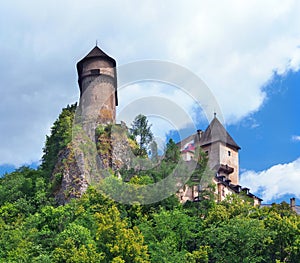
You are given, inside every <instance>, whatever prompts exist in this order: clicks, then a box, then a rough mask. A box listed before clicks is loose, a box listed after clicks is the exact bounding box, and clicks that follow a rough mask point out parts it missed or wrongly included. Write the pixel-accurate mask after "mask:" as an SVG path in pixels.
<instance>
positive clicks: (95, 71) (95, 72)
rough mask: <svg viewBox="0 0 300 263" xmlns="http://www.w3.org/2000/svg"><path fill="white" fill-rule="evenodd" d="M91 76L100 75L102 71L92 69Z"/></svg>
mask: <svg viewBox="0 0 300 263" xmlns="http://www.w3.org/2000/svg"><path fill="white" fill-rule="evenodd" d="M91 74H100V69H91Z"/></svg>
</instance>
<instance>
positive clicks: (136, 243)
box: [0, 105, 300, 263]
mask: <svg viewBox="0 0 300 263" xmlns="http://www.w3.org/2000/svg"><path fill="white" fill-rule="evenodd" d="M75 110H76V105H71V106H67V107H66V108H64V109H63V110H62V112H61V114H60V115H59V117H58V119H57V120H56V121H55V123H54V124H53V126H52V129H51V134H50V135H49V136H47V138H46V143H45V147H44V149H43V151H44V155H43V157H42V161H41V165H40V166H39V167H38V168H37V169H32V168H29V167H21V168H19V169H17V170H15V171H14V172H12V173H7V174H5V175H3V176H2V177H1V178H0V262H78V263H79V262H81V263H82V262H113V263H122V262H141V263H142V262H159V263H160V262H174V263H175V262H190V263H196V262H197V263H204V262H206V263H208V262H219V263H221V262H222V263H224V262H225V263H226V262H228V263H229V262H230V263H234V262H236V263H240V262H245V263H246V262H248V263H256V262H274V263H280V262H292V263H298V262H300V217H299V216H298V215H297V214H296V213H295V212H293V211H292V210H291V209H290V207H289V205H288V204H287V203H284V202H283V203H281V204H272V206H270V207H257V206H253V204H252V203H251V201H249V200H248V199H247V198H242V197H239V196H236V195H231V196H229V197H227V199H226V200H224V201H222V202H216V201H215V197H214V194H213V189H212V188H213V187H212V186H208V187H206V189H205V190H203V191H201V192H200V197H202V198H199V200H198V202H186V203H185V204H181V203H180V202H179V200H178V198H177V197H176V195H175V194H174V195H172V196H170V197H168V198H166V199H164V200H161V201H159V202H157V203H154V204H148V205H141V204H139V203H136V204H133V205H126V204H122V203H118V202H116V201H113V200H111V199H110V198H109V197H108V196H106V195H105V194H103V193H102V192H101V191H99V189H98V187H97V186H95V185H90V186H89V188H88V189H87V191H86V193H85V194H84V195H83V196H82V197H81V198H77V199H76V198H74V199H72V200H71V201H70V202H69V203H67V204H65V205H58V203H57V202H56V200H55V198H54V195H53V192H54V189H55V187H57V184H59V183H60V180H61V178H59V177H57V178H56V177H53V174H52V172H53V169H54V166H55V164H56V162H57V158H58V153H59V152H60V151H61V150H62V149H64V148H65V147H66V146H67V145H68V144H69V143H70V141H71V139H72V138H71V137H72V123H73V119H74V114H75ZM150 137H151V136H150ZM146 142H147V140H146ZM146 142H145V143H146ZM143 147H144V145H143V144H140V145H139V148H138V149H139V151H138V153H139V154H141V155H145V151H144V148H143ZM145 158H147V157H145ZM179 158H180V155H179V149H178V148H177V146H176V144H175V143H174V142H173V141H172V140H170V141H169V143H168V144H167V146H166V152H165V158H164V159H163V161H161V162H160V165H159V166H157V167H155V168H153V169H152V170H149V171H147V172H145V171H141V172H138V171H134V176H131V177H130V178H131V179H130V181H129V182H128V183H129V184H133V185H135V184H136V185H141V184H147V183H149V182H150V183H151V182H153V180H160V179H161V178H164V176H165V174H167V173H169V171H170V170H172V169H174V165H176V162H177V161H178V159H179ZM199 164H200V168H199V171H198V172H199V173H200V174H201V173H203V172H204V169H203V166H204V165H205V160H204V162H203V160H202V162H201V163H199ZM121 172H122V174H121V175H122V178H125V177H126V176H127V177H128V174H130V173H132V171H121ZM122 178H121V179H118V178H117V177H116V180H122ZM189 183H192V182H189Z"/></svg>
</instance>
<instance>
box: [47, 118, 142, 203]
mask: <svg viewBox="0 0 300 263" xmlns="http://www.w3.org/2000/svg"><path fill="white" fill-rule="evenodd" d="M79 138H80V139H77V140H76V142H74V141H73V142H72V143H70V144H69V145H68V146H67V147H66V148H65V149H64V150H62V151H61V152H60V153H59V156H58V162H57V164H56V166H55V169H54V171H53V175H52V182H53V188H54V195H55V198H56V200H57V202H58V203H59V204H65V203H67V202H69V201H70V200H71V199H72V198H79V197H81V196H82V194H83V193H84V192H85V191H86V190H87V187H88V185H89V184H95V183H97V182H99V180H101V178H104V177H105V173H108V172H109V173H111V172H114V173H117V172H118V171H119V170H120V169H121V168H126V169H128V168H130V167H132V162H133V160H134V158H135V156H134V153H133V152H134V150H135V149H136V148H137V147H138V146H137V144H136V142H135V141H134V140H132V139H130V138H129V135H128V129H127V127H126V125H125V124H124V123H122V124H121V125H119V124H115V125H112V124H109V125H99V126H98V127H97V129H96V132H95V138H96V139H95V141H96V144H95V142H92V141H91V140H90V139H89V138H88V136H86V138H84V136H81V135H80V136H79Z"/></svg>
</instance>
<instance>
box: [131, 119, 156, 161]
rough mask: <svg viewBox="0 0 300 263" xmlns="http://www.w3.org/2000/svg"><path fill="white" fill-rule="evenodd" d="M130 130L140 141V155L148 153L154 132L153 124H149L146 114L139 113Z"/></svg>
mask: <svg viewBox="0 0 300 263" xmlns="http://www.w3.org/2000/svg"><path fill="white" fill-rule="evenodd" d="M130 132H131V134H132V136H133V137H134V138H135V139H136V140H137V141H138V143H139V146H140V148H139V150H138V152H137V154H138V155H140V156H143V155H146V154H147V147H148V146H149V144H150V143H151V141H152V140H153V133H152V132H151V124H149V122H148V120H147V117H146V116H145V115H142V114H139V115H138V116H136V117H135V119H134V121H133V123H132V124H131V129H130Z"/></svg>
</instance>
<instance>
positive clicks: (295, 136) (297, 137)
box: [292, 135, 300, 142]
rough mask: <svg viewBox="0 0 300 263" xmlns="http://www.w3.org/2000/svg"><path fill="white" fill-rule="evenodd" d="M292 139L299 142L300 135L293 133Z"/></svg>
mask: <svg viewBox="0 0 300 263" xmlns="http://www.w3.org/2000/svg"><path fill="white" fill-rule="evenodd" d="M292 141H295V142H299V141H300V135H293V136H292Z"/></svg>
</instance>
